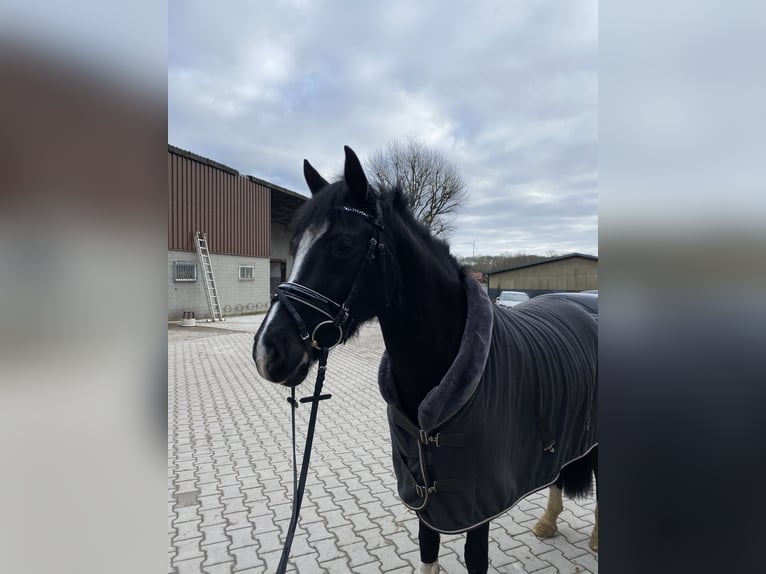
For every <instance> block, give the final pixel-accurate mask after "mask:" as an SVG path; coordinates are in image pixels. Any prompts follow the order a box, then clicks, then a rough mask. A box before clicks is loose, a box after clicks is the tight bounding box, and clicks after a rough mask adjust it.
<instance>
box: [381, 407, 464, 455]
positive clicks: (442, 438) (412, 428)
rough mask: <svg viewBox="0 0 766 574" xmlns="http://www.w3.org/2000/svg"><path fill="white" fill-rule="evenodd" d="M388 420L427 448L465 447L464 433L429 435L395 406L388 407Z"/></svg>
mask: <svg viewBox="0 0 766 574" xmlns="http://www.w3.org/2000/svg"><path fill="white" fill-rule="evenodd" d="M388 418H389V420H391V421H392V422H393V423H394V424H396V426H398V427H399V428H401V429H402V430H404V431H406V432H407V434H409V435H410V436H412V437H414V438H415V439H417V440H419V441H420V442H421V443H422V444H424V445H425V446H428V445H429V444H431V445H433V446H435V447H442V446H443V447H451V448H460V447H462V446H463V434H462V433H450V434H446V433H441V432H437V433H434V434H429V433H428V432H427V431H425V430H424V429H421V428H419V427H418V426H417V425H415V423H413V422H412V421H411V420H410V419H409V417H408V416H407V415H405V414H404V413H403V412H402V411H400V410H399V409H398V408H396V407H395V406H394V405H388Z"/></svg>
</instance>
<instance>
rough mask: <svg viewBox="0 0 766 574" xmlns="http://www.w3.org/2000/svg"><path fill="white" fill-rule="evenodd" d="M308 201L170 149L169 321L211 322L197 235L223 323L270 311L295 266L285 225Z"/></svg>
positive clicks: (262, 181)
mask: <svg viewBox="0 0 766 574" xmlns="http://www.w3.org/2000/svg"><path fill="white" fill-rule="evenodd" d="M307 199H308V198H307V197H306V196H303V195H301V194H299V193H296V192H294V191H290V190H289V189H285V188H283V187H280V186H278V185H274V184H272V183H269V182H267V181H264V180H261V179H258V178H256V177H253V176H247V175H242V174H240V173H239V172H238V171H237V170H235V169H233V168H231V167H228V166H226V165H223V164H220V163H217V162H215V161H213V160H210V159H207V158H204V157H202V156H198V155H196V154H194V153H191V152H188V151H185V150H182V149H179V148H177V147H174V146H171V145H168V320H176V319H180V318H181V317H182V315H183V313H184V311H192V312H194V313H195V317H196V318H197V319H204V318H207V317H209V316H210V311H209V309H208V303H207V296H206V294H205V289H204V285H203V283H202V274H201V269H200V262H199V260H198V256H197V251H196V247H195V245H194V233H195V232H196V231H201V232H204V233H206V234H207V237H208V243H209V249H210V259H211V264H212V267H213V272H214V274H215V280H216V287H217V289H218V295H219V299H220V303H221V308H222V310H223V314H224V317H225V316H227V315H228V316H231V315H240V314H245V313H252V312H255V311H265V310H266V309H268V307H269V299H270V295H271V292H272V291H273V290H274V287H276V285H278V284H279V283H280V282H281V281H284V280H285V279H286V278H287V276H288V275H289V273H290V268H291V266H292V258H291V257H290V256H289V249H288V247H289V237H288V232H287V226H288V224H289V223H290V220H291V219H292V216H293V214H294V213H295V211H296V210H297V209H298V208H299V207H300V206H301V204H303V202H305V201H306V200H307Z"/></svg>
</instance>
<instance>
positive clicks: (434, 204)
mask: <svg viewBox="0 0 766 574" xmlns="http://www.w3.org/2000/svg"><path fill="white" fill-rule="evenodd" d="M367 171H368V173H370V174H371V175H372V177H373V178H374V179H375V180H376V182H377V183H379V184H383V185H385V186H389V187H393V186H394V185H399V186H401V188H402V190H403V191H404V193H405V194H406V195H407V197H408V198H409V204H410V209H412V212H413V214H414V215H415V217H416V218H418V219H419V220H420V221H421V222H423V224H425V225H426V227H428V228H429V229H430V230H431V232H432V233H433V234H434V235H437V236H442V237H444V236H446V235H448V234H449V233H450V232H451V231H452V229H453V227H452V224H453V219H454V215H455V211H456V210H457V208H458V207H460V206H461V205H462V204H463V202H464V201H465V197H466V187H465V182H464V181H463V178H462V176H461V175H460V172H459V170H458V168H457V166H456V165H455V164H454V163H452V162H450V161H448V160H447V159H446V158H445V157H444V156H443V155H441V154H440V153H439V152H437V151H435V150H433V149H430V148H428V147H426V145H425V144H424V143H423V142H422V141H420V140H417V139H412V138H410V139H408V140H406V141H404V142H402V141H400V140H394V141H392V142H391V143H390V144H388V146H387V147H386V148H385V149H378V150H376V151H375V152H374V153H373V154H372V156H371V157H370V159H369V160H368V161H367Z"/></svg>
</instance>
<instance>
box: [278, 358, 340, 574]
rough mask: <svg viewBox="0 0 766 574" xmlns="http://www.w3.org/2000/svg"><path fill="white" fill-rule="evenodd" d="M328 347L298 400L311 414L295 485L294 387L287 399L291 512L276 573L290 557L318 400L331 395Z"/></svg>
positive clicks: (281, 570)
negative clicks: (309, 388)
mask: <svg viewBox="0 0 766 574" xmlns="http://www.w3.org/2000/svg"><path fill="white" fill-rule="evenodd" d="M328 353H329V349H326V348H325V349H321V350H320V355H319V370H318V372H317V378H316V382H315V383H314V394H313V395H311V396H310V397H304V398H302V399H301V400H300V402H302V403H309V402H310V403H311V414H310V415H309V427H308V431H307V432H306V446H305V448H304V449H303V461H302V462H301V476H300V480H298V482H297V485H296V480H295V476H296V472H297V467H296V456H295V409H296V408H298V403H297V402H295V387H293V390H292V396H291V397H289V398H288V399H287V400H288V402H289V403H290V404H291V405H292V423H293V424H292V427H293V514H292V517H291V518H290V526H289V528H288V529H287V537H286V538H285V545H284V547H283V548H282V557H281V558H280V559H279V566H277V574H284V572H285V571H286V570H287V561H288V559H289V558H290V548H291V547H292V545H293V538H294V537H295V528H296V527H297V526H298V517H299V516H300V512H301V503H302V502H303V491H304V490H305V489H306V476H307V475H308V470H309V460H310V459H311V445H312V444H313V442H314V429H315V427H316V420H317V410H318V407H319V401H323V400H325V399H329V398H330V397H331V396H332V395H323V394H322V385H323V384H324V376H325V371H326V369H327V355H328Z"/></svg>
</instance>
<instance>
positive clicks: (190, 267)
mask: <svg viewBox="0 0 766 574" xmlns="http://www.w3.org/2000/svg"><path fill="white" fill-rule="evenodd" d="M173 279H174V280H175V281H176V283H178V282H183V281H196V280H197V264H196V263H189V262H188V261H176V262H175V263H174V265H173Z"/></svg>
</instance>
